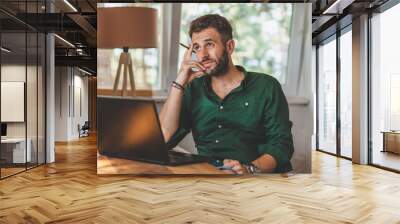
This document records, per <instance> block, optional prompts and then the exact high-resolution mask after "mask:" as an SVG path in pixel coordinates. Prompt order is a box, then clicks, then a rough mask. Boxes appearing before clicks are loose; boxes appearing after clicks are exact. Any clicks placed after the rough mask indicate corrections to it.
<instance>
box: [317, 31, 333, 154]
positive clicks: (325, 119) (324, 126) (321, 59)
mask: <svg viewBox="0 0 400 224" xmlns="http://www.w3.org/2000/svg"><path fill="white" fill-rule="evenodd" d="M334 38H335V37H333V38H332V39H333V40H331V41H329V42H328V43H326V44H323V45H320V46H319V48H318V62H317V63H318V65H319V66H318V99H317V100H318V107H319V108H318V124H317V125H318V136H317V138H318V140H317V141H318V149H320V150H323V151H326V152H330V153H335V154H336V39H334Z"/></svg>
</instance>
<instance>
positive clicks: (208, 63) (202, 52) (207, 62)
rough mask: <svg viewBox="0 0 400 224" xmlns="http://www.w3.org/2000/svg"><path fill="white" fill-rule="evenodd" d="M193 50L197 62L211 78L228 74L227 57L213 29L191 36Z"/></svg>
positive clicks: (222, 44)
mask: <svg viewBox="0 0 400 224" xmlns="http://www.w3.org/2000/svg"><path fill="white" fill-rule="evenodd" d="M192 44H193V49H194V51H195V52H196V56H197V59H198V61H199V62H200V63H201V64H202V65H203V66H204V67H205V68H206V72H207V73H208V74H210V75H211V76H222V75H225V74H226V73H227V72H228V65H229V56H228V52H227V50H226V48H225V44H224V43H223V42H222V39H221V35H220V34H219V33H218V31H217V30H216V29H214V28H207V29H204V30H202V31H200V32H198V33H193V34H192Z"/></svg>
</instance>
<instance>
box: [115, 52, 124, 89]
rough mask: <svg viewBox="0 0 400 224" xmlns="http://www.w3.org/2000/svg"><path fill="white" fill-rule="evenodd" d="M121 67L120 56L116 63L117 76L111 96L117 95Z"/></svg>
mask: <svg viewBox="0 0 400 224" xmlns="http://www.w3.org/2000/svg"><path fill="white" fill-rule="evenodd" d="M121 66H122V61H121V56H120V58H119V63H118V69H117V75H116V76H115V80H114V88H113V95H114V96H115V95H117V89H118V83H119V79H120V76H121Z"/></svg>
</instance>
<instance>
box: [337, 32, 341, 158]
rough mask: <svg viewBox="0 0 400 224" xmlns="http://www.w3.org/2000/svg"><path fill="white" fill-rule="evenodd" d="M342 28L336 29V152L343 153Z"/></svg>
mask: <svg viewBox="0 0 400 224" xmlns="http://www.w3.org/2000/svg"><path fill="white" fill-rule="evenodd" d="M340 34H341V33H340V30H338V31H336V154H337V155H338V156H339V157H340V156H342V155H341V122H340V93H341V92H340V83H341V81H340V75H341V71H340V68H341V66H340Z"/></svg>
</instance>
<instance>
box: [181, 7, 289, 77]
mask: <svg viewBox="0 0 400 224" xmlns="http://www.w3.org/2000/svg"><path fill="white" fill-rule="evenodd" d="M193 9H196V10H193ZM208 13H218V14H220V15H222V16H224V17H225V18H227V19H228V20H229V21H230V23H231V25H232V29H233V38H234V39H235V41H236V47H235V51H234V53H233V62H234V64H237V65H243V66H244V67H245V68H246V69H247V70H249V71H255V72H262V73H267V74H269V75H272V76H274V77H275V78H277V79H278V80H279V81H280V82H281V83H282V84H283V83H285V76H286V64H287V57H288V46H289V40H290V26H291V18H292V4H263V3H252V4H240V7H239V6H238V5H237V4H224V3H213V4H209V3H207V4H199V3H184V4H182V17H181V30H180V42H181V43H184V44H188V43H190V38H189V35H188V31H189V25H190V22H191V21H192V20H194V19H196V18H197V17H199V16H202V15H205V14H208ZM184 52H185V49H184V48H180V49H179V63H180V62H181V61H182V58H183V54H184Z"/></svg>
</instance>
